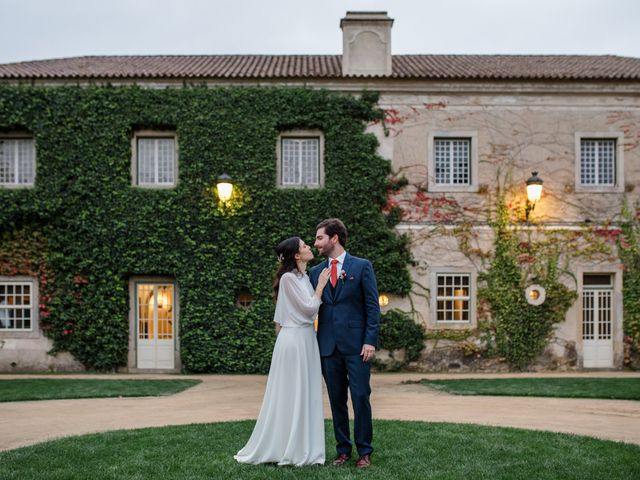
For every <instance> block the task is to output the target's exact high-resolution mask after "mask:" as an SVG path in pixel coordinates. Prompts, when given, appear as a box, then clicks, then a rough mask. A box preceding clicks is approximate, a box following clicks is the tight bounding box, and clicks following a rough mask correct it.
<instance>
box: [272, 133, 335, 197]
mask: <svg viewBox="0 0 640 480" xmlns="http://www.w3.org/2000/svg"><path fill="white" fill-rule="evenodd" d="M283 138H317V139H318V157H319V162H320V165H319V171H318V185H283V184H282V139H283ZM276 159H277V163H276V165H277V169H276V170H277V179H276V185H277V186H278V188H323V187H324V132H323V131H322V130H287V131H283V132H280V134H279V135H278V142H277V144H276Z"/></svg>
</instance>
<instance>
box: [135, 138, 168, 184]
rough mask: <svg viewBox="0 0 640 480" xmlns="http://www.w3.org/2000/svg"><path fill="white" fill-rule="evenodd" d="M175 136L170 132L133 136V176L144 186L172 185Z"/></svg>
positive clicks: (136, 182)
mask: <svg viewBox="0 0 640 480" xmlns="http://www.w3.org/2000/svg"><path fill="white" fill-rule="evenodd" d="M176 160H177V154H176V138H175V135H174V134H172V133H154V132H150V133H148V134H147V133H137V134H136V135H135V137H134V159H133V172H132V173H133V178H134V179H135V184H136V185H140V186H144V187H174V186H175V185H176V177H177V175H176V173H177V161H176Z"/></svg>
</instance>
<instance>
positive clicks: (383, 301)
mask: <svg viewBox="0 0 640 480" xmlns="http://www.w3.org/2000/svg"><path fill="white" fill-rule="evenodd" d="M378 303H379V304H380V306H381V307H386V306H387V305H389V295H387V294H386V293H381V294H380V295H379V296H378Z"/></svg>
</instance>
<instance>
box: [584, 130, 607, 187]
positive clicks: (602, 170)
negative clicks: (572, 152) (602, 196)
mask: <svg viewBox="0 0 640 480" xmlns="http://www.w3.org/2000/svg"><path fill="white" fill-rule="evenodd" d="M580 183H581V184H582V185H606V186H613V185H615V183H616V141H615V140H613V139H600V140H595V139H594V140H591V139H589V140H587V139H583V140H581V142H580Z"/></svg>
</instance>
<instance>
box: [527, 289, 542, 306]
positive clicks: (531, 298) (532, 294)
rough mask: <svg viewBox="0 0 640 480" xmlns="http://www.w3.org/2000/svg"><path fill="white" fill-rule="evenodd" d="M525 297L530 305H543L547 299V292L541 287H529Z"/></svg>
mask: <svg viewBox="0 0 640 480" xmlns="http://www.w3.org/2000/svg"><path fill="white" fill-rule="evenodd" d="M524 296H525V297H526V299H527V302H528V303H529V304H530V305H542V304H543V303H544V300H545V298H546V297H547V295H546V291H545V289H544V287H543V286H541V285H529V286H528V287H527V288H526V290H525V291H524Z"/></svg>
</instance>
